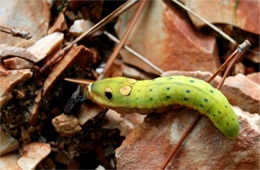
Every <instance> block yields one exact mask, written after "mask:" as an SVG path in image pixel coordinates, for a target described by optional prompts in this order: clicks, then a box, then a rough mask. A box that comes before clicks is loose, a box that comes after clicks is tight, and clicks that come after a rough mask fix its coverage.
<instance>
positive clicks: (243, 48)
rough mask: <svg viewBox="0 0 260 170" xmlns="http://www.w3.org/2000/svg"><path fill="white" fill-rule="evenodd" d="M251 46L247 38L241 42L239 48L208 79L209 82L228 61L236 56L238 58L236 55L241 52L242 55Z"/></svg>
mask: <svg viewBox="0 0 260 170" xmlns="http://www.w3.org/2000/svg"><path fill="white" fill-rule="evenodd" d="M250 46H251V44H250V42H249V41H248V40H245V41H244V42H243V43H241V44H240V45H239V46H238V47H237V49H236V50H235V51H234V52H233V53H232V54H231V55H230V57H228V59H227V60H226V61H225V62H224V63H223V64H222V65H221V66H220V67H219V69H218V70H217V71H216V72H215V73H214V74H213V75H212V76H211V77H210V78H209V80H208V81H207V82H208V83H209V82H211V81H212V80H213V79H214V78H215V77H216V76H217V75H218V74H219V72H220V71H222V70H223V69H224V68H225V67H226V66H227V65H228V63H229V62H230V61H231V60H232V59H233V58H234V56H235V58H236V55H238V54H239V56H241V55H242V54H243V52H245V51H246V50H247V49H248V48H249V47H250Z"/></svg>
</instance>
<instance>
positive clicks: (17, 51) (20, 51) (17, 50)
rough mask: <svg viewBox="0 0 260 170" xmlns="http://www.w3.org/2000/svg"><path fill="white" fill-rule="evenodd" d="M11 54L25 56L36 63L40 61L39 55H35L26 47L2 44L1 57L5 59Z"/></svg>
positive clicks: (0, 48)
mask: <svg viewBox="0 0 260 170" xmlns="http://www.w3.org/2000/svg"><path fill="white" fill-rule="evenodd" d="M11 56H17V57H20V58H24V59H26V60H30V61H32V62H34V63H35V62H37V61H38V59H37V57H36V56H34V55H33V54H32V53H31V52H30V51H28V50H27V49H25V48H21V47H13V46H8V45H5V44H2V45H0V59H1V58H3V59H4V58H6V57H11Z"/></svg>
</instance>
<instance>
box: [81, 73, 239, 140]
mask: <svg viewBox="0 0 260 170" xmlns="http://www.w3.org/2000/svg"><path fill="white" fill-rule="evenodd" d="M84 96H85V97H86V98H88V99H91V100H92V101H93V102H95V103H97V104H99V105H101V106H103V107H106V108H111V109H114V110H116V111H118V112H120V113H132V112H138V113H142V114H145V113H149V112H159V111H162V110H165V109H166V108H169V107H170V106H172V105H174V104H179V105H184V106H188V107H190V108H193V109H195V110H198V111H199V112H200V113H202V114H205V115H206V116H207V117H209V119H210V120H211V121H212V122H213V123H214V125H215V126H216V127H217V128H218V129H219V130H220V132H222V133H223V134H224V135H225V136H226V137H227V138H230V139H234V138H236V137H237V136H238V134H239V122H238V118H237V116H236V114H235V113H234V111H233V109H232V107H231V105H230V104H229V102H228V100H227V99H226V97H225V96H224V95H223V94H222V93H221V92H220V91H219V90H217V89H216V88H214V87H212V86H211V85H210V84H208V83H206V82H205V81H203V80H200V79H196V78H192V77H186V76H170V77H159V78H156V79H153V80H142V81H137V80H135V79H130V78H125V77H116V78H107V79H103V80H98V81H96V82H93V83H91V84H90V85H89V86H88V87H86V88H85V89H84Z"/></svg>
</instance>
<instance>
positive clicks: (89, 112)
mask: <svg viewBox="0 0 260 170" xmlns="http://www.w3.org/2000/svg"><path fill="white" fill-rule="evenodd" d="M102 110H104V109H103V108H102V107H100V106H98V105H96V104H88V105H87V104H82V105H81V106H80V109H79V112H78V116H77V117H78V120H79V124H80V125H81V126H82V125H84V124H85V123H86V122H87V121H89V120H90V119H92V118H94V117H95V116H97V115H98V114H99V113H100V112H101V111H102Z"/></svg>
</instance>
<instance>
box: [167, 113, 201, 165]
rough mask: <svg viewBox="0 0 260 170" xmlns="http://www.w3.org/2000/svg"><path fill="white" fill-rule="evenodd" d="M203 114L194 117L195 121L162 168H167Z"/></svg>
mask: <svg viewBox="0 0 260 170" xmlns="http://www.w3.org/2000/svg"><path fill="white" fill-rule="evenodd" d="M200 118H201V116H200V115H197V117H196V118H195V119H194V121H193V122H192V123H191V124H190V125H189V127H188V128H187V129H186V130H185V132H184V135H182V136H181V138H180V139H179V141H178V142H177V144H176V146H175V147H174V148H173V151H172V153H171V155H170V156H169V157H168V159H167V160H166V161H165V162H164V164H163V166H162V169H165V168H166V166H167V165H168V163H169V162H170V161H171V159H172V158H173V157H174V155H175V153H176V152H177V150H178V149H179V148H180V146H181V144H182V143H183V141H184V140H185V139H186V137H187V136H188V135H189V133H190V132H191V131H192V129H193V128H194V127H195V125H196V124H197V122H198V121H199V120H200Z"/></svg>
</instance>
